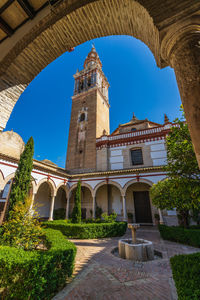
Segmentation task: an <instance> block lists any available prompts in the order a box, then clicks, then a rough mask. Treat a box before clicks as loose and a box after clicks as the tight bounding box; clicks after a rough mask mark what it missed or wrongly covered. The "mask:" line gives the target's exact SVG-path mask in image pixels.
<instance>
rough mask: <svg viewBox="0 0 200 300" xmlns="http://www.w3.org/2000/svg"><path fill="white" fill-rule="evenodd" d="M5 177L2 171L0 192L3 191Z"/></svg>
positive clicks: (0, 173)
mask: <svg viewBox="0 0 200 300" xmlns="http://www.w3.org/2000/svg"><path fill="white" fill-rule="evenodd" d="M4 180H5V178H4V175H3V172H2V171H1V170H0V191H1V190H2V189H3V187H4Z"/></svg>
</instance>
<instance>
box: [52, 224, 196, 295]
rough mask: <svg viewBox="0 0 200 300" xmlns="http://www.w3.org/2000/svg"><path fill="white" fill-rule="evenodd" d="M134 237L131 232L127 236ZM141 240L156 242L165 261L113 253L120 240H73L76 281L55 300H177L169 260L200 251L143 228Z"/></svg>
mask: <svg viewBox="0 0 200 300" xmlns="http://www.w3.org/2000/svg"><path fill="white" fill-rule="evenodd" d="M129 236H130V232H129V231H128V232H127V234H126V237H129ZM137 237H138V238H139V237H140V238H144V239H148V240H151V241H153V243H154V249H156V250H158V251H161V252H162V253H163V258H162V259H157V260H154V261H150V262H145V263H139V262H138V263H134V262H132V261H128V260H124V259H121V258H119V257H117V256H115V255H113V254H112V253H111V251H112V250H113V249H114V248H115V247H117V243H118V239H119V238H111V239H99V240H72V241H73V242H74V243H75V244H76V246H77V250H78V251H77V256H76V263H75V271H74V279H73V280H72V281H71V282H70V283H68V285H67V286H66V287H65V288H64V289H63V290H62V291H61V292H60V293H59V294H58V295H57V296H55V297H54V298H53V299H54V300H137V299H139V300H175V299H177V295H176V289H175V287H174V282H173V279H172V273H171V269H170V264H169V258H170V257H171V256H174V255H175V254H183V253H184V254H186V253H193V252H198V251H200V249H197V248H193V247H189V246H185V245H181V244H177V243H172V242H166V241H163V240H161V239H160V235H159V232H158V231H157V230H156V229H154V228H152V227H150V228H147V227H146V228H141V229H139V230H138V231H137Z"/></svg>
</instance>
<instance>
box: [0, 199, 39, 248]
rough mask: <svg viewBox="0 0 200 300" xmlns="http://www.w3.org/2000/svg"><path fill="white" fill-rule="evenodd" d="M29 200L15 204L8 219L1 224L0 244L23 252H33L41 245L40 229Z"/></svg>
mask: <svg viewBox="0 0 200 300" xmlns="http://www.w3.org/2000/svg"><path fill="white" fill-rule="evenodd" d="M31 201H32V200H31V198H26V199H25V202H24V203H22V202H17V203H16V204H15V205H14V207H13V209H12V210H11V211H10V214H9V219H8V221H6V222H5V223H3V226H2V227H3V236H2V238H1V240H2V242H3V243H4V244H6V245H7V246H14V247H16V248H22V249H24V250H33V249H35V248H36V247H37V246H38V244H40V243H41V236H42V229H41V225H40V223H39V221H38V219H37V216H38V215H37V214H36V211H35V208H34V207H32V209H30V205H31Z"/></svg>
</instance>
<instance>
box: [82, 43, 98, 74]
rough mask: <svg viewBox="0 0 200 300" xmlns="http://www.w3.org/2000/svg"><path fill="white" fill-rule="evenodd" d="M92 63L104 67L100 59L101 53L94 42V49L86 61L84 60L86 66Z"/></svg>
mask: <svg viewBox="0 0 200 300" xmlns="http://www.w3.org/2000/svg"><path fill="white" fill-rule="evenodd" d="M92 64H95V65H96V66H98V67H100V68H102V63H101V61H100V59H99V55H98V53H97V51H96V49H95V46H94V44H92V49H91V51H90V52H89V53H88V55H87V57H86V59H85V62H84V68H85V67H87V66H91V65H92Z"/></svg>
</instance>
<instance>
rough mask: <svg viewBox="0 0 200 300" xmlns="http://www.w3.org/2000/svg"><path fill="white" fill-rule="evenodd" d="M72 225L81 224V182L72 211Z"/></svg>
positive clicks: (79, 182)
mask: <svg viewBox="0 0 200 300" xmlns="http://www.w3.org/2000/svg"><path fill="white" fill-rule="evenodd" d="M72 223H81V181H80V180H79V181H78V184H77V188H76V194H75V199H74V208H73V211H72Z"/></svg>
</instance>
